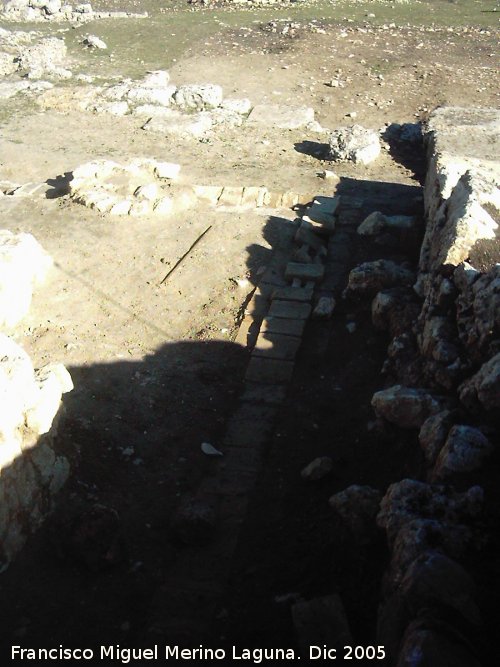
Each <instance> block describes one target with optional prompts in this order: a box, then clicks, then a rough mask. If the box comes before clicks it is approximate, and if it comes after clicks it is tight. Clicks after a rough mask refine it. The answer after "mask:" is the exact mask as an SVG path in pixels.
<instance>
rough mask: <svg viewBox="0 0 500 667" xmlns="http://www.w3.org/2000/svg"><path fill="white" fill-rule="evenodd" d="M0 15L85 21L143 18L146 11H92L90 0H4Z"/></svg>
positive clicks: (8, 18)
mask: <svg viewBox="0 0 500 667" xmlns="http://www.w3.org/2000/svg"><path fill="white" fill-rule="evenodd" d="M0 17H1V18H2V19H3V20H4V21H19V22H21V21H29V22H30V23H34V22H40V21H55V22H58V21H71V22H74V23H86V22H87V21H95V20H96V19H104V18H106V19H107V18H145V17H147V13H142V14H133V13H131V12H101V11H94V10H93V9H92V5H91V4H90V2H87V3H82V4H78V5H75V6H73V5H67V4H63V2H62V0H5V1H4V3H3V9H2V10H0Z"/></svg>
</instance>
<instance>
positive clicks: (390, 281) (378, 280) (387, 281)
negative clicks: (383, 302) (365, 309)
mask: <svg viewBox="0 0 500 667" xmlns="http://www.w3.org/2000/svg"><path fill="white" fill-rule="evenodd" d="M414 282H415V274H414V273H413V272H412V271H410V270H409V269H407V268H405V267H404V266H401V265H400V264H396V262H392V261H390V260H386V259H378V260H375V261H374V262H364V263H363V264H360V265H359V266H357V267H355V268H354V269H353V270H352V271H351V272H350V273H349V282H348V285H347V292H348V293H350V294H359V295H373V294H375V293H376V292H378V291H380V290H382V289H385V288H387V287H396V286H400V285H413V283H414Z"/></svg>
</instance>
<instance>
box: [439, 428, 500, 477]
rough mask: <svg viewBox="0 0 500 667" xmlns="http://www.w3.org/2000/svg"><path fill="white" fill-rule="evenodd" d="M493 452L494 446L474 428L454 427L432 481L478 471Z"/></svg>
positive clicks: (441, 453)
mask: <svg viewBox="0 0 500 667" xmlns="http://www.w3.org/2000/svg"><path fill="white" fill-rule="evenodd" d="M492 452H493V445H492V444H491V443H490V441H489V440H488V438H487V437H486V436H485V435H484V434H483V433H481V431H480V430H479V429H477V428H474V427H472V426H462V425H457V426H453V428H452V429H451V430H450V432H449V434H448V437H447V439H446V442H445V444H444V446H443V448H442V450H441V452H440V453H439V456H438V458H437V461H436V465H435V466H434V469H433V471H432V473H431V479H432V480H444V479H447V478H449V477H452V476H453V475H454V474H456V473H465V472H470V471H472V470H477V469H478V468H480V467H481V466H482V464H483V463H484V461H485V460H486V459H487V458H488V456H490V455H491V454H492Z"/></svg>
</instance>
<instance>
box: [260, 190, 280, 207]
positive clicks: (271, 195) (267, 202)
mask: <svg viewBox="0 0 500 667" xmlns="http://www.w3.org/2000/svg"><path fill="white" fill-rule="evenodd" d="M282 200H283V195H282V193H281V192H266V193H265V194H264V206H268V207H269V208H280V207H281V205H282V204H281V202H282Z"/></svg>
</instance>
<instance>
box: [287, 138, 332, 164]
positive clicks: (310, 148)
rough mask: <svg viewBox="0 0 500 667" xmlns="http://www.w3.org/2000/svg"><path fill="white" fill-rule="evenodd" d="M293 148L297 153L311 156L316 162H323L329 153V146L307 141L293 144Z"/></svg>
mask: <svg viewBox="0 0 500 667" xmlns="http://www.w3.org/2000/svg"><path fill="white" fill-rule="evenodd" d="M294 148H295V150H296V151H297V153H302V154H303V155H311V156H312V157H315V158H318V160H325V159H326V158H327V157H328V153H329V151H330V145H329V144H327V143H326V144H325V143H321V142H319V141H308V140H305V141H298V142H296V143H295V144H294Z"/></svg>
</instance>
